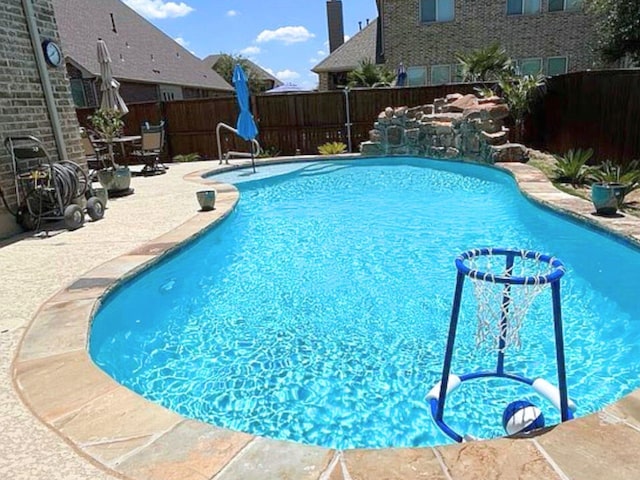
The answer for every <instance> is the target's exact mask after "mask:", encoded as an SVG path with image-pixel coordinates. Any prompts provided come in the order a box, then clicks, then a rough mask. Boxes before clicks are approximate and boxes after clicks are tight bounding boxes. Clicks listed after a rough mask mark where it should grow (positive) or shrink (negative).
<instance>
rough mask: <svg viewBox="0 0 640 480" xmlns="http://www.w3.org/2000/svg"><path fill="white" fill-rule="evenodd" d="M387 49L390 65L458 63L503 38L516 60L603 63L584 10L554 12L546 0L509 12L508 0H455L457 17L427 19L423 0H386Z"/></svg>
mask: <svg viewBox="0 0 640 480" xmlns="http://www.w3.org/2000/svg"><path fill="white" fill-rule="evenodd" d="M381 3H382V5H381V17H382V21H383V27H382V28H383V48H384V52H383V53H384V58H385V63H386V64H387V65H389V66H395V65H399V64H400V62H404V65H405V66H406V67H416V66H425V67H427V69H426V79H427V84H428V83H429V79H430V75H431V66H432V65H450V66H452V67H453V66H454V65H456V64H457V63H458V62H457V61H456V59H455V56H454V54H455V53H457V52H469V51H472V50H474V49H477V48H479V47H483V46H487V45H490V44H492V43H494V42H498V43H500V45H502V46H503V47H505V48H506V50H507V53H508V54H509V55H510V56H511V57H512V58H514V59H529V58H541V59H542V65H543V71H544V72H545V73H546V60H547V59H548V58H550V57H567V58H568V62H567V70H568V71H569V72H572V71H578V70H586V69H593V68H597V67H598V60H597V56H596V54H595V53H594V52H593V50H592V47H593V45H594V44H595V33H594V28H593V19H592V18H591V17H590V16H589V15H587V14H586V13H584V12H583V11H581V10H575V11H560V12H549V0H541V11H540V13H535V14H524V15H507V0H481V1H480V0H455V19H454V20H453V21H449V22H434V23H422V22H421V17H420V4H421V2H420V0H384V1H383V2H381Z"/></svg>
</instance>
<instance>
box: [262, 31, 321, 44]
mask: <svg viewBox="0 0 640 480" xmlns="http://www.w3.org/2000/svg"><path fill="white" fill-rule="evenodd" d="M314 37H315V34H313V33H311V32H310V31H309V30H307V29H306V28H305V27H280V28H278V29H276V30H263V31H262V32H260V34H259V35H258V37H257V38H256V42H258V43H263V42H271V41H276V42H282V43H284V44H285V45H291V44H292V43H299V42H306V41H307V40H310V39H312V38H314Z"/></svg>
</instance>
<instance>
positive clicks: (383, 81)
mask: <svg viewBox="0 0 640 480" xmlns="http://www.w3.org/2000/svg"><path fill="white" fill-rule="evenodd" d="M394 78H395V73H393V72H392V71H390V70H389V69H388V68H387V67H385V66H384V65H376V64H375V63H373V62H372V61H371V59H366V60H362V61H360V65H358V68H356V69H355V70H353V71H351V72H349V74H348V75H347V82H348V84H349V86H350V87H379V86H383V85H386V86H389V85H391V82H392V81H393V79H394Z"/></svg>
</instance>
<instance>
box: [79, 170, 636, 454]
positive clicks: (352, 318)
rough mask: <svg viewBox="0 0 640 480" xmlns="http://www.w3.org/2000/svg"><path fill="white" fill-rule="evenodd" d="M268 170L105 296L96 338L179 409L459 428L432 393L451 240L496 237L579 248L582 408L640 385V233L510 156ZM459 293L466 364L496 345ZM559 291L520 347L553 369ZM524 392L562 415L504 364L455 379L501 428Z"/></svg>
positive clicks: (325, 422) (245, 419)
mask: <svg viewBox="0 0 640 480" xmlns="http://www.w3.org/2000/svg"><path fill="white" fill-rule="evenodd" d="M266 170H270V171H271V173H273V171H277V172H278V173H279V174H278V175H277V176H273V177H270V178H264V179H259V178H257V177H255V176H242V174H240V175H239V174H237V173H235V174H230V175H235V181H242V183H239V184H238V186H239V188H240V190H241V192H242V197H241V201H240V204H239V205H238V208H237V209H236V211H235V212H234V214H233V215H232V216H231V217H230V218H228V219H227V220H226V221H225V222H224V223H223V224H222V225H220V226H219V227H217V228H215V229H214V230H212V231H210V232H208V233H207V234H206V235H205V236H203V237H202V238H200V239H199V240H198V241H196V242H194V243H193V244H191V245H189V246H188V247H186V248H184V249H183V250H182V251H181V252H179V253H178V254H177V255H174V256H172V257H171V258H170V259H169V260H168V261H166V262H163V263H162V264H161V265H158V266H157V267H154V268H153V269H151V270H149V271H148V272H146V273H145V274H143V275H141V276H139V277H137V278H136V279H134V280H133V281H131V282H128V283H127V284H125V285H124V287H123V288H120V289H119V290H117V291H116V292H115V294H114V295H112V296H110V297H109V298H108V299H107V301H106V302H105V304H104V306H103V308H101V309H100V311H99V312H98V314H97V315H96V318H95V321H94V326H93V330H92V333H91V344H90V349H91V354H92V356H93V358H94V360H95V361H96V363H98V364H99V365H100V366H101V367H102V368H103V369H105V370H106V371H107V372H108V373H109V374H111V375H112V376H113V377H114V378H116V379H117V380H118V381H120V382H121V383H123V384H125V385H126V386H128V387H130V388H132V389H133V390H135V391H137V392H139V393H141V394H143V395H144V396H145V397H147V398H149V399H151V400H153V401H156V402H159V403H162V404H163V405H165V406H167V407H169V408H172V409H174V410H176V411H178V412H180V413H181V414H183V415H186V416H190V417H194V418H198V419H201V420H205V421H209V422H211V423H214V424H217V425H220V426H224V427H228V428H232V429H236V430H244V431H249V432H251V433H255V434H260V435H265V436H270V437H274V438H281V439H291V440H297V441H302V442H306V443H312V444H318V445H324V446H327V447H337V448H351V447H384V446H419V445H434V444H442V443H447V442H448V440H447V438H446V437H444V435H442V434H441V433H440V432H439V430H438V429H437V428H435V426H434V425H433V423H432V421H431V417H430V414H429V411H428V406H427V404H426V402H425V400H424V396H425V395H426V392H427V391H428V390H429V389H430V388H431V386H432V385H433V384H434V383H435V382H436V381H437V380H439V375H440V371H441V368H442V357H443V351H444V344H445V340H446V331H447V328H448V319H449V315H450V309H451V298H452V294H453V286H454V283H455V268H454V266H453V259H454V257H455V256H456V255H457V254H458V253H460V252H462V251H465V250H467V249H469V248H472V247H477V246H486V245H494V246H516V247H523V248H531V249H536V250H540V251H544V252H549V253H552V254H554V255H557V256H558V257H560V258H561V259H562V260H563V261H564V262H565V264H567V266H568V268H569V273H568V274H567V276H566V277H565V279H564V280H563V284H562V289H563V302H564V319H565V336H566V353H567V364H568V370H569V372H568V380H569V392H570V395H571V397H572V398H573V399H574V400H576V402H577V403H578V415H584V414H586V413H589V412H591V411H594V410H597V409H599V408H601V407H602V406H603V405H604V404H605V403H609V402H611V401H613V400H615V399H616V398H619V397H620V396H622V395H624V394H625V393H628V392H629V391H631V390H632V389H633V388H635V387H636V386H637V383H638V382H637V379H638V371H637V370H638V367H637V366H636V365H635V364H634V362H635V358H637V355H638V346H637V344H638V339H639V329H638V317H637V314H635V313H634V312H637V311H639V309H638V306H639V305H638V300H637V299H636V298H635V296H634V288H633V287H634V284H633V278H634V276H633V274H634V272H635V271H637V267H638V263H639V262H638V260H637V258H636V257H637V255H636V252H635V251H634V250H632V249H630V248H629V247H627V246H625V245H624V244H623V243H621V242H617V241H614V240H612V239H611V238H609V237H608V236H606V235H603V234H600V233H597V232H594V231H590V230H587V229H585V228H584V227H582V226H580V225H577V224H574V223H571V222H568V221H566V220H564V219H563V218H561V217H559V216H557V215H555V214H552V213H550V212H548V211H545V210H543V209H541V208H539V207H536V206H535V205H533V204H531V203H530V202H528V201H526V200H525V199H523V197H521V195H520V194H519V193H518V192H517V188H516V187H515V183H514V182H513V180H512V179H511V178H510V177H509V176H508V175H506V174H504V173H502V172H499V171H497V170H494V169H491V168H488V167H480V166H475V165H468V164H459V163H448V162H438V161H428V160H416V159H408V158H406V159H398V158H394V159H391V160H376V161H362V160H358V161H348V162H347V161H340V162H327V163H322V164H308V165H305V164H297V165H289V166H279V167H269V168H268V169H267V168H265V167H261V168H260V169H259V171H261V172H263V173H264V172H265V171H266ZM218 178H219V177H218ZM222 178H225V177H222ZM227 178H228V177H227ZM247 180H248V181H247ZM186 272H188V273H189V276H186V274H185V273H186ZM465 295H466V297H465V299H463V305H464V306H465V307H464V308H463V312H462V316H461V328H462V330H461V334H460V337H459V338H460V339H461V341H460V340H459V343H458V345H457V347H458V348H457V349H456V356H455V357H454V364H453V371H454V372H456V371H458V372H461V371H468V370H469V365H474V366H491V365H492V364H493V362H494V358H495V357H494V355H491V354H487V353H485V352H482V351H478V350H476V349H475V345H474V341H473V332H474V329H475V319H474V315H475V313H474V311H473V308H472V307H473V306H474V305H473V300H472V298H471V296H470V292H469V291H467V292H466V293H465ZM548 303H549V302H548V297H541V298H540V299H539V301H537V302H536V304H535V305H534V307H533V309H532V310H533V320H531V319H529V320H528V321H527V323H526V325H525V327H524V329H523V334H522V337H523V348H522V350H521V351H519V352H512V353H510V354H509V355H508V357H507V366H508V368H509V369H512V370H516V371H519V372H521V373H523V374H526V375H527V376H530V377H535V376H542V377H545V378H547V379H550V380H552V381H553V380H554V378H555V377H554V375H555V362H554V358H553V348H552V328H551V326H550V323H549V322H544V321H540V320H539V319H540V318H544V319H546V318H550V315H549V314H548V312H547V310H548ZM520 398H530V399H532V400H533V401H534V403H537V404H538V405H540V406H542V407H543V409H545V415H546V416H547V417H551V420H552V421H553V417H554V415H555V412H553V411H552V410H549V409H548V408H546V406H545V405H544V403H543V402H542V401H541V400H540V399H539V398H536V396H535V395H531V392H530V391H529V390H528V389H524V390H522V389H521V387H518V386H513V385H511V384H508V385H505V384H502V383H501V382H496V381H493V380H492V381H487V382H476V383H474V384H470V385H469V386H468V387H467V386H465V387H464V388H461V389H460V390H458V391H456V392H455V395H452V396H451V398H449V399H448V403H447V412H449V413H448V414H449V415H451V418H450V423H451V424H452V425H456V426H457V427H458V429H459V430H462V431H465V432H469V433H472V434H474V435H477V436H482V437H489V436H495V435H501V434H502V430H501V427H500V416H501V413H502V410H503V409H504V407H505V406H506V404H507V403H509V402H510V401H512V400H515V399H520ZM556 420H557V418H556Z"/></svg>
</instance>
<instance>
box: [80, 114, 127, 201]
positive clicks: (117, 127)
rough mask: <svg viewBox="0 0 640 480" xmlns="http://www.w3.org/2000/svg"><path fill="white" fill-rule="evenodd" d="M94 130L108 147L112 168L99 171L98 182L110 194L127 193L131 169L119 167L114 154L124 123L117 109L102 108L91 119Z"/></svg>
mask: <svg viewBox="0 0 640 480" xmlns="http://www.w3.org/2000/svg"><path fill="white" fill-rule="evenodd" d="M89 121H90V122H91V125H92V126H93V130H94V131H95V133H96V134H97V135H99V136H100V138H101V139H102V141H103V142H104V143H105V144H106V145H107V156H108V158H109V162H110V163H111V167H109V168H106V169H103V170H100V171H98V181H99V182H100V184H101V185H102V186H103V187H104V188H106V189H107V190H108V191H110V192H120V191H126V190H128V189H129V186H130V185H131V171H130V170H129V167H127V166H124V165H118V164H117V163H116V161H115V156H114V154H113V140H114V138H116V137H118V136H119V135H120V134H121V133H122V128H123V127H124V122H123V121H122V118H121V113H120V112H119V111H118V110H115V109H109V108H100V109H99V110H97V111H96V112H95V113H94V114H93V115H91V116H90V117H89Z"/></svg>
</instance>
